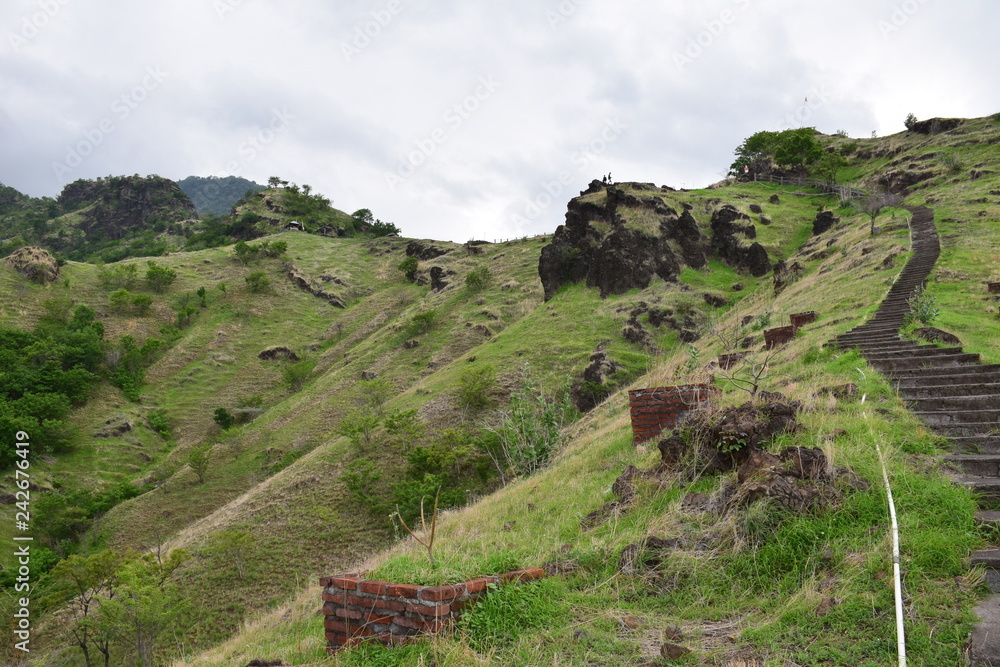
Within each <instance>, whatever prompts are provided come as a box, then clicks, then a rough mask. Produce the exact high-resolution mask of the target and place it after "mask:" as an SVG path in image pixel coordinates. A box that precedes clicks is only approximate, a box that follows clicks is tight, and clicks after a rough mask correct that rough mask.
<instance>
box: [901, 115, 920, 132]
mask: <svg viewBox="0 0 1000 667" xmlns="http://www.w3.org/2000/svg"><path fill="white" fill-rule="evenodd" d="M916 124H917V117H916V116H914V115H913V114H912V113H908V114H906V120H904V121H903V126H904V127H906V129H907V130H911V129H913V126H914V125H916Z"/></svg>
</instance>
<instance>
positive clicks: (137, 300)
mask: <svg viewBox="0 0 1000 667" xmlns="http://www.w3.org/2000/svg"><path fill="white" fill-rule="evenodd" d="M152 306H153V297H151V296H149V295H148V294H133V295H132V309H133V310H134V311H135V314H136V315H138V316H139V317H145V316H146V315H148V314H149V309H150V308H151V307H152Z"/></svg>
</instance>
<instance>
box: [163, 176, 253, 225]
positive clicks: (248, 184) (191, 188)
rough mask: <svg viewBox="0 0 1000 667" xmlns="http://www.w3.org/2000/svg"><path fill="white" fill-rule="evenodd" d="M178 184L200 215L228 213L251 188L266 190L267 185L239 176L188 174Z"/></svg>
mask: <svg viewBox="0 0 1000 667" xmlns="http://www.w3.org/2000/svg"><path fill="white" fill-rule="evenodd" d="M177 185H179V186H180V188H181V190H183V191H184V194H186V195H187V196H188V197H190V198H191V201H192V202H194V205H195V208H197V209H198V215H200V216H205V215H227V214H228V213H229V212H230V211H231V210H232V208H233V205H234V204H236V202H238V201H239V200H240V199H242V198H243V197H244V195H246V194H247V193H248V192H249V191H251V190H264V189H265V188H266V186H264V185H260V184H259V183H255V182H253V181H250V180H247V179H245V178H240V177H239V176H226V177H225V178H219V177H218V176H208V177H205V176H188V177H187V178H185V179H184V180H182V181H178V182H177Z"/></svg>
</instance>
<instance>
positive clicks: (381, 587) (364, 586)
mask: <svg viewBox="0 0 1000 667" xmlns="http://www.w3.org/2000/svg"><path fill="white" fill-rule="evenodd" d="M390 586H391V584H390V583H389V582H387V581H361V582H359V583H358V590H359V591H361V592H362V593H369V594H370V595H389V587H390Z"/></svg>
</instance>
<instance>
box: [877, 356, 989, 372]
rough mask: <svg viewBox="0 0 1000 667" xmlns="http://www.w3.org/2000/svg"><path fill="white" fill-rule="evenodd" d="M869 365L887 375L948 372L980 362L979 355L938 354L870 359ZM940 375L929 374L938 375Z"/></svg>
mask: <svg viewBox="0 0 1000 667" xmlns="http://www.w3.org/2000/svg"><path fill="white" fill-rule="evenodd" d="M868 361H869V363H871V365H872V366H874V367H875V368H876V369H878V370H879V371H880V372H882V373H883V374H885V375H889V374H894V373H899V372H900V371H911V372H916V373H920V372H921V371H922V372H927V371H928V370H931V371H933V370H948V369H951V368H957V367H959V366H963V365H966V364H974V363H976V362H977V361H979V355H978V354H936V355H929V356H926V357H905V358H900V359H886V358H881V359H874V360H872V359H869V360H868ZM937 374H938V373H928V375H937Z"/></svg>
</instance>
